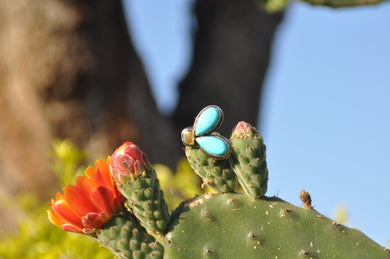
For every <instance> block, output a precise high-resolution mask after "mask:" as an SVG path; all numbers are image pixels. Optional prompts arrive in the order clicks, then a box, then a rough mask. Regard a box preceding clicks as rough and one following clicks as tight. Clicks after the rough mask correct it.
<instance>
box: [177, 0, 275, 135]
mask: <svg viewBox="0 0 390 259" xmlns="http://www.w3.org/2000/svg"><path fill="white" fill-rule="evenodd" d="M258 2H259V1H258ZM195 14H196V18H197V22H198V30H197V33H196V36H195V42H194V54H193V56H194V58H193V61H192V66H191V70H190V72H189V73H188V74H187V76H186V78H185V79H184V80H183V82H181V84H180V98H179V105H178V108H177V110H176V112H175V121H176V122H177V125H178V128H184V127H185V126H190V125H192V123H193V120H194V116H195V115H196V114H197V113H198V112H199V111H200V110H201V109H202V108H203V107H204V106H206V105H208V104H216V105H218V106H220V107H221V108H222V109H223V111H224V113H225V122H224V125H223V128H222V129H221V132H222V133H224V134H225V135H226V136H230V133H231V130H232V129H233V127H234V125H235V124H237V122H239V121H241V120H244V121H247V122H249V123H251V124H253V125H256V124H257V119H258V110H259V103H260V100H261V89H262V84H263V81H264V77H265V73H266V71H267V67H268V63H269V58H270V52H271V51H270V50H271V44H272V41H273V37H274V33H275V30H276V28H277V26H278V25H279V23H280V22H281V20H282V14H281V13H278V14H268V13H266V12H265V11H264V10H262V9H261V7H260V6H259V4H258V3H256V1H253V0H245V1H236V0H214V1H209V0H198V1H197V2H196V5H195Z"/></svg>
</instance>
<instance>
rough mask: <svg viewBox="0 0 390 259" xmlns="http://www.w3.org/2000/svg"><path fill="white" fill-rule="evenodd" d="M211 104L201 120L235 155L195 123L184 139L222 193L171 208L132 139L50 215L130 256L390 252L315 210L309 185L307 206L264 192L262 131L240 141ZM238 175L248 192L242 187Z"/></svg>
mask: <svg viewBox="0 0 390 259" xmlns="http://www.w3.org/2000/svg"><path fill="white" fill-rule="evenodd" d="M208 107H209V108H208ZM208 107H206V108H207V109H206V108H205V109H206V110H205V109H204V110H202V111H203V112H204V111H207V112H206V113H203V112H201V115H202V116H200V115H198V117H197V118H198V119H197V120H200V119H199V117H202V119H201V121H203V122H202V123H201V124H203V126H204V125H206V126H207V127H205V128H206V131H205V132H203V133H202V134H206V135H207V137H210V138H214V137H215V138H217V139H218V140H222V142H223V143H225V144H226V146H225V147H226V148H227V151H226V152H227V153H226V154H223V153H219V152H215V151H216V150H214V149H209V147H210V145H209V144H210V143H214V142H213V141H211V142H209V143H206V144H205V143H203V144H205V145H204V146H203V148H200V147H199V143H198V142H197V140H196V139H197V138H198V137H202V136H204V135H201V134H199V135H201V136H199V135H197V134H196V130H195V132H193V131H192V128H191V129H186V130H185V131H184V137H185V138H184V139H183V135H182V140H183V142H186V143H185V145H186V149H185V153H186V156H187V158H188V160H189V162H190V165H191V166H192V168H193V169H194V170H195V172H196V173H197V174H199V175H200V176H201V177H202V178H203V181H204V184H207V185H209V186H211V187H212V188H214V189H215V190H217V191H218V192H219V193H217V194H210V193H206V194H201V195H199V196H196V197H194V198H192V199H189V200H187V201H185V202H183V203H182V204H181V205H179V207H178V208H177V209H176V210H174V211H173V212H172V214H171V215H169V212H168V209H167V205H166V203H165V200H164V194H163V192H162V191H161V189H160V185H159V182H158V179H157V176H156V173H155V171H154V170H153V168H152V167H151V165H150V163H149V161H148V160H147V158H146V156H145V154H144V153H143V152H142V151H141V150H140V149H139V148H138V147H137V146H135V145H134V144H133V143H130V142H126V143H125V144H123V145H122V146H121V147H120V148H118V149H117V150H116V151H115V152H114V154H113V155H112V159H111V162H110V161H108V162H109V163H110V167H109V168H110V170H108V164H107V163H106V162H105V161H101V160H99V161H101V162H100V163H97V168H96V169H91V168H90V169H87V172H86V173H87V176H84V177H82V178H77V179H76V185H75V186H73V187H69V186H67V187H66V188H64V193H65V194H64V195H62V194H60V193H59V194H57V198H56V200H52V202H51V203H49V205H50V206H51V209H50V210H49V211H48V213H49V219H50V220H51V221H52V222H53V224H55V225H57V226H60V227H62V228H63V229H64V230H68V231H74V232H78V233H83V234H88V235H91V236H94V237H96V238H97V239H98V241H99V242H100V243H101V244H102V245H103V246H105V247H107V248H109V249H110V250H111V251H112V253H114V254H115V255H116V256H117V257H119V258H122V259H127V258H240V257H242V258H297V257H298V258H390V252H389V250H388V249H384V248H383V247H381V246H380V245H378V244H376V243H375V242H374V241H372V240H371V239H369V238H368V237H367V236H365V235H364V234H363V233H361V232H360V231H358V230H356V229H350V228H347V227H345V226H343V225H341V224H338V223H336V222H334V221H332V220H330V219H329V218H327V217H325V216H323V215H321V214H320V213H318V212H317V211H316V210H314V209H313V208H312V207H311V197H310V194H309V193H308V192H306V191H302V192H301V193H300V198H301V200H302V202H303V204H304V206H303V208H299V207H296V206H294V205H292V204H289V203H288V202H285V201H283V200H281V199H279V198H277V197H266V196H264V195H265V192H266V190H267V181H268V169H267V164H266V161H265V145H264V143H263V139H262V137H261V136H260V134H259V133H258V132H257V131H256V129H255V128H253V127H252V126H250V125H249V124H248V123H246V122H240V123H239V124H238V125H237V126H236V128H235V129H234V131H233V134H232V137H231V142H232V144H231V143H230V141H229V140H228V139H227V138H225V137H222V136H219V135H216V134H215V133H213V132H212V131H213V130H214V129H215V128H216V125H217V124H220V123H221V121H222V119H221V116H222V115H221V110H220V109H219V108H218V109H217V108H216V106H208ZM208 116H211V117H212V118H211V119H210V118H208ZM197 120H196V121H197ZM210 121H211V122H212V123H209V122H210ZM204 123H205V124H204ZM194 126H195V127H196V126H197V123H196V122H195V124H194ZM195 127H194V128H195ZM192 133H194V135H191V134H192ZM188 137H189V138H188ZM191 137H192V138H193V139H191ZM204 137H206V136H204ZM203 140H205V142H207V141H209V138H204V139H203ZM203 140H202V141H203ZM190 142H191V144H189V143H190ZM221 150H224V149H221ZM103 162H104V163H103ZM235 174H237V176H238V182H239V183H240V185H241V186H242V187H243V190H244V192H245V193H236V192H234V189H235V187H236V176H235ZM113 182H115V186H114V184H113ZM119 192H120V193H121V194H122V196H121V195H120V193H119ZM125 204H127V207H126V206H125Z"/></svg>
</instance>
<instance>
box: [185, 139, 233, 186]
mask: <svg viewBox="0 0 390 259" xmlns="http://www.w3.org/2000/svg"><path fill="white" fill-rule="evenodd" d="M185 152H186V156H187V159H188V162H189V164H190V166H191V167H192V169H194V171H195V173H196V174H198V175H199V176H200V177H201V178H202V179H203V184H206V185H208V186H209V187H211V188H213V189H214V190H216V191H218V192H233V191H234V189H235V188H236V187H237V179H236V175H235V173H234V171H233V169H232V168H231V162H230V159H223V160H218V159H215V158H213V157H211V156H209V155H207V154H205V153H204V152H203V151H202V150H200V149H199V148H198V147H189V146H187V147H186V149H185Z"/></svg>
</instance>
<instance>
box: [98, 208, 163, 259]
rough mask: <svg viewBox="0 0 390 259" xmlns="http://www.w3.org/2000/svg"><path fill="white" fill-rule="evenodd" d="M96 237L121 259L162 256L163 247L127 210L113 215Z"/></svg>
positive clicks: (155, 258) (154, 258)
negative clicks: (121, 213)
mask: <svg viewBox="0 0 390 259" xmlns="http://www.w3.org/2000/svg"><path fill="white" fill-rule="evenodd" d="M97 238H98V240H99V242H100V244H102V245H103V246H104V247H107V248H108V249H110V251H111V252H112V253H113V254H115V255H116V256H117V257H119V258H121V259H128V258H150V259H152V258H153V259H157V258H163V255H164V248H163V246H162V245H161V244H160V243H158V242H156V240H155V239H154V238H153V237H152V236H150V235H148V234H147V232H146V230H145V228H143V227H142V226H141V225H140V224H139V222H138V221H137V220H136V219H135V218H134V216H133V215H131V214H130V213H129V212H123V215H119V216H114V217H113V218H111V219H110V221H108V222H107V223H106V224H105V225H104V226H103V229H101V230H100V231H99V233H98V235H97Z"/></svg>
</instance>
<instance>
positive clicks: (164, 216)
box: [110, 142, 169, 234]
mask: <svg viewBox="0 0 390 259" xmlns="http://www.w3.org/2000/svg"><path fill="white" fill-rule="evenodd" d="M110 168H111V171H112V172H113V177H114V180H115V182H116V185H117V187H118V189H119V191H120V192H121V193H122V195H123V196H124V197H125V198H126V199H127V204H128V206H129V207H130V208H131V210H132V212H133V213H134V214H135V215H136V216H137V218H138V219H139V220H140V222H141V225H143V226H144V227H145V228H147V229H148V230H149V231H151V232H152V233H155V234H162V233H163V231H164V229H165V228H166V226H167V224H168V220H169V213H168V205H167V204H166V202H165V200H164V193H163V192H162V190H161V189H160V183H159V182H158V179H157V175H156V172H155V171H154V169H153V168H152V166H151V165H150V163H149V161H148V159H147V158H146V156H145V154H144V153H143V152H142V151H141V150H140V149H139V148H138V147H137V146H136V145H134V144H133V143H131V142H126V143H124V144H123V145H122V146H120V147H119V148H118V149H117V150H115V152H114V153H113V155H112V159H111V163H110Z"/></svg>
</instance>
